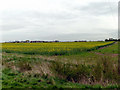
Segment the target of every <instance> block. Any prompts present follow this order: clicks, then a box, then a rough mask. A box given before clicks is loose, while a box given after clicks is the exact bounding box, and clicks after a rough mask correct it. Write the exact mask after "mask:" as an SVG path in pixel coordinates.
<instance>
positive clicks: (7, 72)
mask: <svg viewBox="0 0 120 90" xmlns="http://www.w3.org/2000/svg"><path fill="white" fill-rule="evenodd" d="M2 80H3V82H2V87H3V88H49V89H50V88H51V89H53V88H54V89H55V88H119V87H120V86H119V85H108V86H106V87H103V86H101V85H99V84H98V85H83V84H79V83H72V82H68V81H66V80H64V79H59V78H57V77H56V78H55V77H49V78H48V77H47V76H42V77H40V76H37V75H31V76H30V75H28V76H26V75H24V73H20V72H17V71H16V72H15V71H12V70H11V69H4V70H3V77H2Z"/></svg>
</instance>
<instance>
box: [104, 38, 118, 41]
mask: <svg viewBox="0 0 120 90" xmlns="http://www.w3.org/2000/svg"><path fill="white" fill-rule="evenodd" d="M105 41H120V39H114V38H109V39H105Z"/></svg>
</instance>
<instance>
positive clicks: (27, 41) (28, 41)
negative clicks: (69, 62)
mask: <svg viewBox="0 0 120 90" xmlns="http://www.w3.org/2000/svg"><path fill="white" fill-rule="evenodd" d="M105 41H120V39H113V38H109V39H105ZM52 42H63V41H59V40H55V41H30V40H26V41H9V42H5V43H52ZM64 42H65V41H64ZM66 42H87V40H78V41H66ZM89 42H93V41H89ZM98 42H103V41H102V40H101V41H98Z"/></svg>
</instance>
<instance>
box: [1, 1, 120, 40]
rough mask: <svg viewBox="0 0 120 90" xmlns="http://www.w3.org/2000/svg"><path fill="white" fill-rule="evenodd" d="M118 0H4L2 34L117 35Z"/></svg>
mask: <svg viewBox="0 0 120 90" xmlns="http://www.w3.org/2000/svg"><path fill="white" fill-rule="evenodd" d="M118 1H119V0H2V1H1V2H0V30H1V32H0V35H1V33H2V41H13V40H27V39H29V40H103V39H105V38H109V37H113V38H117V37H118V26H117V25H118V24H117V23H118V18H117V17H118V12H117V11H118Z"/></svg>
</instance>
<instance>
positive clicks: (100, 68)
mask: <svg viewBox="0 0 120 90" xmlns="http://www.w3.org/2000/svg"><path fill="white" fill-rule="evenodd" d="M52 68H53V70H54V71H55V72H56V73H57V74H58V75H59V76H60V77H63V78H65V79H67V80H68V81H72V82H78V83H84V84H96V83H99V84H103V85H104V84H113V83H114V84H115V83H119V81H120V76H119V75H118V70H117V68H118V65H117V64H116V63H115V62H114V61H113V60H111V58H109V57H102V58H99V60H98V61H97V63H96V64H95V65H86V64H78V65H75V64H65V63H60V62H56V63H53V65H52Z"/></svg>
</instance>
